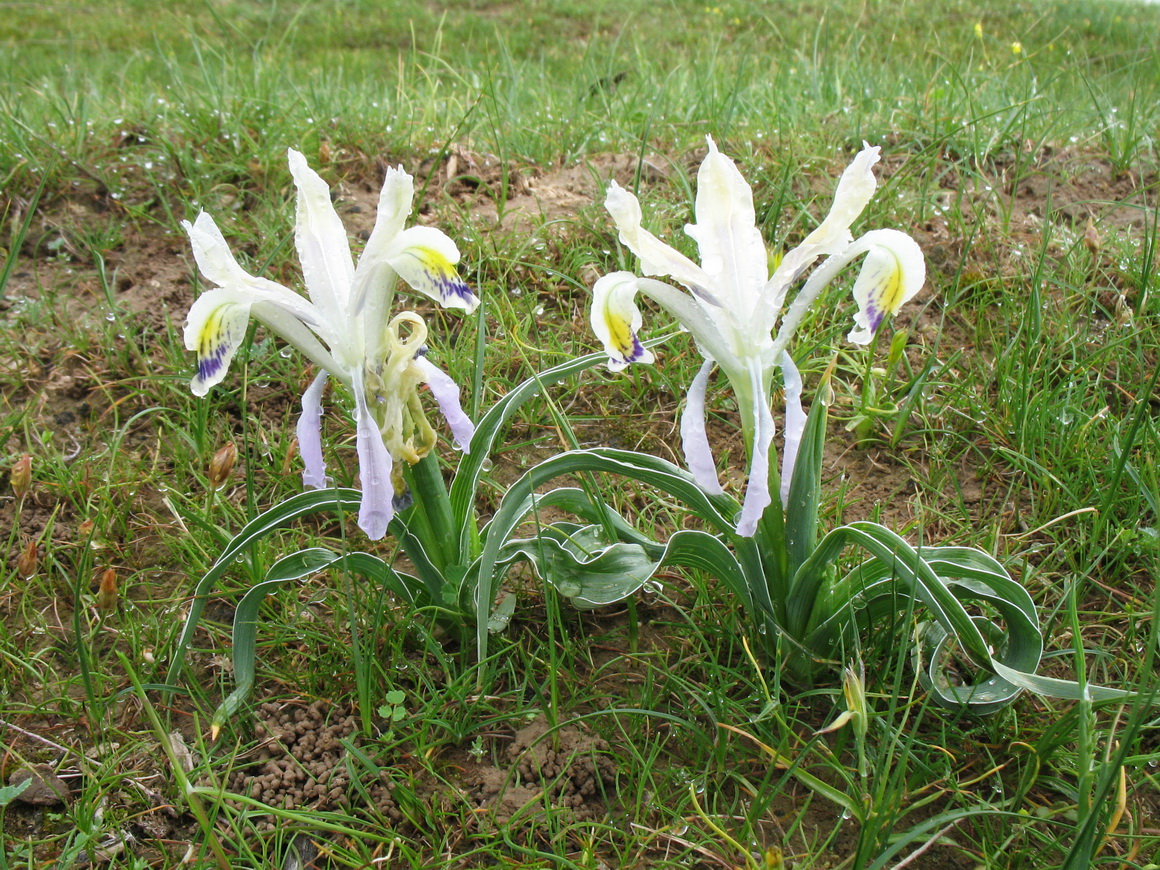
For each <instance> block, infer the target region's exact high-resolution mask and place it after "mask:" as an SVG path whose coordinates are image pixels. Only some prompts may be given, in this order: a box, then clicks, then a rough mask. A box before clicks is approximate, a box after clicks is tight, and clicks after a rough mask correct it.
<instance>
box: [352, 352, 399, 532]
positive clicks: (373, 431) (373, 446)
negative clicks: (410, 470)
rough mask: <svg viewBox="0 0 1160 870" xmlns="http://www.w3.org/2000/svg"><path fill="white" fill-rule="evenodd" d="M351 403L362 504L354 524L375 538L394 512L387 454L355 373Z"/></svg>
mask: <svg viewBox="0 0 1160 870" xmlns="http://www.w3.org/2000/svg"><path fill="white" fill-rule="evenodd" d="M352 387H353V392H354V402H355V425H356V436H355V446H356V448H357V450H358V467H359V476H360V478H361V479H362V504H361V505H360V506H359V512H358V525H359V528H360V529H362V530H363V531H364V532H366V535H367V537H368V538H370V539H371V540H372V541H377V540H378V539H379V538H381V537H382V536H383V535H385V534H386V533H387V526H388V525H389V524H390V522H391V518H392V517H394V515H395V508H394V504H393V503H392V502H393V499H394V495H395V491H394V486H393V485H392V484H391V466H392V463H391V454H390V453H388V452H387V447H386V445H385V444H384V443H383V435H382V433H381V432H380V431H379V427H378V425H377V424H376V423H375V419H374V416H373V415H372V414H371V412H370V408H368V407H367V398H366V390H365V388H364V387H363V383H362V379H361V378H360V377H358V376H357V374H356V375H355V376H354V377H353V379H352Z"/></svg>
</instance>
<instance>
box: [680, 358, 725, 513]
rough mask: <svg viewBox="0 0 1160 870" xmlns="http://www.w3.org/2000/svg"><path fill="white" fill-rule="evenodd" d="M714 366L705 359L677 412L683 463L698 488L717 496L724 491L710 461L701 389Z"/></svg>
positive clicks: (714, 466) (705, 385)
mask: <svg viewBox="0 0 1160 870" xmlns="http://www.w3.org/2000/svg"><path fill="white" fill-rule="evenodd" d="M714 365H715V363H714V362H713V360H711V359H707V360H705V362H704V363H702V364H701V369H700V371H698V372H697V376H696V377H695V378H693V383H692V384H690V385H689V394H688V397H687V398H686V400H685V410H684V413H682V414H681V443H682V445H683V446H684V450H685V464H686V465H687V466H688V467H689V471H690V472H692V474H693V477H694V478H696V480H697V483H698V484H699V485H700V487H701V489H703V490H705V492H707V493H709V494H710V495H720V494H721V493H722V492H724V490H723V489H722V488H721V482H720V481H719V480H718V479H717V463H716V462H714V461H713V451H712V449H711V448H710V447H709V437H708V435H707V434H706V433H705V391H706V390H707V389H708V386H709V373H710V372H711V371H712V370H713V366H714Z"/></svg>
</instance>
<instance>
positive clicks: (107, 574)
mask: <svg viewBox="0 0 1160 870" xmlns="http://www.w3.org/2000/svg"><path fill="white" fill-rule="evenodd" d="M116 606H117V572H116V571H115V570H113V569H112V568H106V569H105V570H104V572H102V574H101V585H100V588H99V589H98V590H97V610H102V611H105V610H113V609H114V608H116Z"/></svg>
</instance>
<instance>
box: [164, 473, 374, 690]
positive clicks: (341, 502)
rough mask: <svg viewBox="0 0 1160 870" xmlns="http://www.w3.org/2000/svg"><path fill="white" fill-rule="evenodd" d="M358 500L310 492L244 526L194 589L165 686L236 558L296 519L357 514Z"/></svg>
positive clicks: (340, 492)
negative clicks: (331, 512)
mask: <svg viewBox="0 0 1160 870" xmlns="http://www.w3.org/2000/svg"><path fill="white" fill-rule="evenodd" d="M361 499H362V493H360V492H359V491H358V490H357V489H347V488H337V487H336V488H334V489H319V490H311V491H309V492H302V493H299V494H298V495H295V496H291V497H290V498H288V499H286V500H285V501H283V502H279V503H278V504H276V505H274V506H273V507H272V508H270V509H269V510H267V511H265V512H264V513H261V514H259V515H258V516H256V517H254V519H252V520H250V521H249V522H248V523H246V524H245V525H244V526H243V527H242V530H241V531H240V532H238V534H237V535H235V536H234V539H233V540H232V541H230V542H229V544H227V545H226V548H225V550H223V551H222V554H221V555H220V556H218V559H217V561H216V562H214V564H213V567H212V568H210V570H209V571H208V572H206V574H205V576H203V577H202V578H201V580H199V581H198V583H197V586H196V587H195V588H194V590H193V599H192V600H191V601H190V604H189V613H188V615H187V616H186V618H185V624H184V625H183V627H182V630H181V635H180V637H179V638H178V639H177V644H176V646H175V647H174V649H173V660H172V661H171V662H170V663H169V673H168V674H167V675H166V677H165V682H166V683H168V684H169V685H173V684H174V683H175V682H177V678H178V677H179V676H180V675H181V669H182V667H183V666H184V664H185V653H186V651H187V650H188V649H189V645H190V643H192V641H193V633H194V631H196V629H197V624H198V622H200V621H201V614H202V612H203V611H204V610H205V605H206V602H207V601H208V600H209V596H210V595H212V594H213V590H214V588H215V587H216V586H217V583H218V581H219V580H220V579H221V578H222V577H223V576H224V575H225V573H226V571H228V570H229V569H230V568H231V567H233V565H234V562H235V560H236V559H237V557H238V556H239V555H241V554H242V553H243V552H245V551H246V550H247V549H248V548H249V547H250V546H252V545H253V544H254V543H255V542H256V541H259V540H261V539H262V538H264V537H265V536H266V535H269V534H270V533H272V532H274V531H277V530H278V529H280V528H282V527H283V526H286V525H289V524H290V523H291V522H293V521H294V520H296V519H299V518H300V517H305V516H309V515H310V514H314V513H319V512H320V511H325V510H334V509H336V508H337V509H338V510H357V509H358V506H359V503H360V501H361Z"/></svg>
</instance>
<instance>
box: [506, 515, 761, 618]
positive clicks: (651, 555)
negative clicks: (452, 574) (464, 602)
mask: <svg viewBox="0 0 1160 870" xmlns="http://www.w3.org/2000/svg"><path fill="white" fill-rule="evenodd" d="M517 561H526V562H529V563H530V564H531V565H532V567H533V568H534V569H535V571H536V575H537V576H538V577H540V578H541V579H542V580H545V581H546V582H549V583H551V584H552V586H553V587H555V589H556V590H557V591H558V592H560V593H561V594H562V595H565V596H566V597H568V598H569V599H570V600H571V601H572V603H573V604H575V605H576V606H577V607H580V608H589V607H597V606H600V605H604V604H611V603H613V602H614V601H620V600H622V599H624V598H627V597H628V596H630V595H632V594H633V593H635V592H636V591H637V590H638V589H640V588H641V587H642V586H643V585H644V584H645V583H647V582H648V581H649V580H650V579H651V578H652V576H653V575H654V574H655V573H656V572H657V571H659V570H661V569H662V568H665V567H669V566H674V565H680V566H682V567H687V568H696V569H699V570H702V571H706V572H708V573H710V574H712V575H714V576H716V577H719V578H720V579H721V580H722V581H723V582H725V584H726V585H727V586H729V588H730V590H731V591H733V592H734V594H736V595H737V596H738V597H739V598H740V599H741V600H742V601H747V600H748V589H747V587H746V584H745V577H744V575H743V573H742V571H741V566H740V565H739V564H738V563H737V559H736V558H735V557H734V556H733V554H732V553H731V552H730V551H729V548H728V547H726V546H725V545H724V544H723V543H722V542H721V540H720V539H719V538H716V537H714V536H713V535H710V534H709V533H707V532H701V531H697V530H694V529H682V530H680V531H678V532H676V533H675V534H674V535H673V536H672V537H671V538H670V539H669V541H668V543H667V544H664V545H660V544H653V545H652V546H651V547H649V548H645V547H642V546H640V545H639V544H636V543H625V542H621V541H615V542H611V543H610V542H608V541H607V540H606V539H605V537H604V528H603V526H601V525H589V526H579V525H577V524H575V523H554V524H552V525H551V526H545V527H544V528H543V529H542V530H541V533H540V535H539V536H538V537H536V538H523V539H517V540H513V541H509V542H508V543H507V544H506V545H505V546H504V547H503V549H502V550H501V554H500V558H499V560H498V561H497V563H496V564H497V568H499V569H501V570H502V569H503V568H504V567H506V566H508V565H510V564H512V563H514V562H517Z"/></svg>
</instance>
